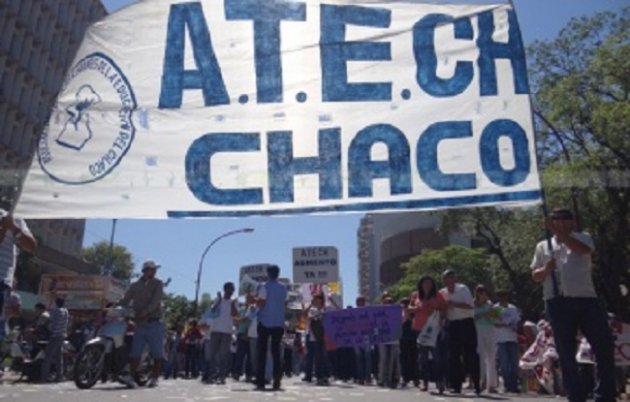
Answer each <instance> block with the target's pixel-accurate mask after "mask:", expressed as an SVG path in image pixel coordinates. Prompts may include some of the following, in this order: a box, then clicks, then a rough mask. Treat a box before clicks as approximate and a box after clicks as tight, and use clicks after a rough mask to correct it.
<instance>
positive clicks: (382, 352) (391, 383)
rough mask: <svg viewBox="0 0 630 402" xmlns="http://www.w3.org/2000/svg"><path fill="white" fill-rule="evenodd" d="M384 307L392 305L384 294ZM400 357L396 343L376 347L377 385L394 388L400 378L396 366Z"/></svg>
mask: <svg viewBox="0 0 630 402" xmlns="http://www.w3.org/2000/svg"><path fill="white" fill-rule="evenodd" d="M381 300H382V302H383V304H384V305H391V304H394V299H393V298H392V296H391V295H390V294H389V293H388V292H385V293H383V296H382V297H381ZM399 355H400V345H399V344H398V341H393V342H387V343H381V344H379V345H378V357H379V364H378V385H379V386H381V387H387V388H392V389H393V388H396V386H397V383H398V377H399V376H400V372H399V371H400V370H399V369H400V367H399V365H398V356H399Z"/></svg>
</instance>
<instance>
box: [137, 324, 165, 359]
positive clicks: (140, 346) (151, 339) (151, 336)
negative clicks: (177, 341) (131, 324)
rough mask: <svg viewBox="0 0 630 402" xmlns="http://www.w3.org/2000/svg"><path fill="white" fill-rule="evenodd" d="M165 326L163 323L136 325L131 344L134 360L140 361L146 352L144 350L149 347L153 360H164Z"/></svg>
mask: <svg viewBox="0 0 630 402" xmlns="http://www.w3.org/2000/svg"><path fill="white" fill-rule="evenodd" d="M165 332H166V330H165V328H164V324H162V322H161V321H152V322H144V323H141V324H137V325H136V332H134V334H133V342H132V344H131V353H130V354H129V356H130V357H131V358H132V359H139V358H140V357H141V356H142V352H144V348H146V347H147V346H148V347H149V351H150V352H151V358H153V359H155V360H157V359H160V360H161V359H163V358H164V337H165V335H166V334H165Z"/></svg>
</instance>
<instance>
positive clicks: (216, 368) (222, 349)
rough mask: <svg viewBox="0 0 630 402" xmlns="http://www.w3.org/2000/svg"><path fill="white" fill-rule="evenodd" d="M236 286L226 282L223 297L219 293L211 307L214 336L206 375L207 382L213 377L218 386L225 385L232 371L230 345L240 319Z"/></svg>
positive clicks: (211, 335) (211, 341)
mask: <svg viewBox="0 0 630 402" xmlns="http://www.w3.org/2000/svg"><path fill="white" fill-rule="evenodd" d="M234 289H235V287H234V284H233V283H232V282H226V283H225V284H224V285H223V295H222V294H221V292H218V293H217V298H216V299H215V300H214V302H213V303H212V305H211V306H210V314H211V316H213V317H214V321H213V324H212V334H210V345H209V346H210V361H209V362H208V374H206V375H204V377H205V379H206V380H207V381H212V378H213V376H215V378H216V382H217V383H218V384H222V385H223V384H225V377H227V375H228V372H229V369H230V345H231V344H232V326H233V325H234V318H236V317H238V311H237V310H236V299H234V300H233V299H232V295H233V294H234Z"/></svg>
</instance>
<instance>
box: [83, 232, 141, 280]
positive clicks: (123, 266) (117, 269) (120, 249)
mask: <svg viewBox="0 0 630 402" xmlns="http://www.w3.org/2000/svg"><path fill="white" fill-rule="evenodd" d="M81 254H82V256H83V258H84V259H85V260H86V261H87V262H90V263H92V264H94V265H96V266H99V267H105V266H107V265H108V264H109V263H110V261H111V265H112V276H113V277H115V278H118V279H123V280H128V279H130V278H131V275H132V273H133V268H134V263H133V256H132V255H131V253H130V252H129V250H128V249H127V248H126V247H124V246H120V245H118V244H114V247H113V248H112V252H111V254H110V247H109V243H108V242H106V241H101V242H98V243H95V244H93V245H92V246H90V247H87V248H84V249H83V251H82V253H81Z"/></svg>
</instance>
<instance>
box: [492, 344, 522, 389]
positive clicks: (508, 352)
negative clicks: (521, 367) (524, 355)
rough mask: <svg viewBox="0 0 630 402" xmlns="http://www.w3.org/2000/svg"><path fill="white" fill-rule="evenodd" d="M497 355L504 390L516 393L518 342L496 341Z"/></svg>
mask: <svg viewBox="0 0 630 402" xmlns="http://www.w3.org/2000/svg"><path fill="white" fill-rule="evenodd" d="M497 356H498V358H499V368H500V369H501V376H502V377H503V386H504V387H505V390H506V391H508V392H515V393H518V343H516V342H499V343H497Z"/></svg>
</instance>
